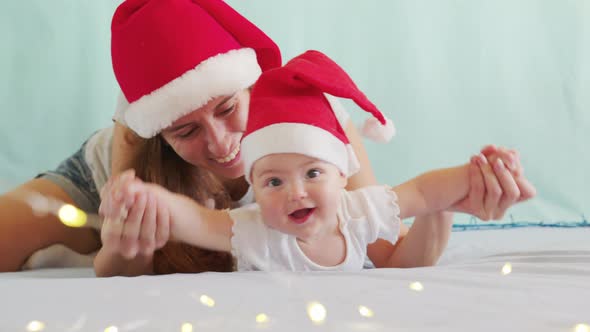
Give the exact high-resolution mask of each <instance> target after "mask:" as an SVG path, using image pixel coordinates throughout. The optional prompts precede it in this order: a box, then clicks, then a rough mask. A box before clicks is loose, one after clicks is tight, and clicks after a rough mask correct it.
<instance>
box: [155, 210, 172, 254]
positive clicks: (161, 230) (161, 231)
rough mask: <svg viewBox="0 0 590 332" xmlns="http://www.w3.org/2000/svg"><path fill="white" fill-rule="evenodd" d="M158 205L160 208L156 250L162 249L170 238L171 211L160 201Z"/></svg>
mask: <svg viewBox="0 0 590 332" xmlns="http://www.w3.org/2000/svg"><path fill="white" fill-rule="evenodd" d="M156 205H157V206H158V219H157V226H156V227H157V231H156V249H160V248H162V247H163V246H164V245H165V244H166V242H168V239H169V238H170V211H169V210H168V208H167V207H166V206H163V205H162V203H161V201H160V200H156Z"/></svg>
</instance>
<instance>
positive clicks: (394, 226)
mask: <svg viewBox="0 0 590 332" xmlns="http://www.w3.org/2000/svg"><path fill="white" fill-rule="evenodd" d="M342 207H343V214H344V216H347V218H349V219H350V220H349V222H354V223H355V224H354V226H353V227H352V229H353V230H355V232H356V233H357V234H356V235H357V236H358V237H359V239H360V240H364V241H365V243H366V244H369V243H373V242H375V241H376V240H377V239H379V238H380V239H384V240H387V241H389V242H391V243H395V242H397V239H398V236H399V231H400V225H401V220H400V218H399V213H400V209H399V206H398V204H397V195H396V193H395V192H394V191H393V190H392V189H391V187H389V186H369V187H364V188H361V189H357V190H354V191H350V192H345V193H344V194H343V201H342ZM351 226H352V225H351Z"/></svg>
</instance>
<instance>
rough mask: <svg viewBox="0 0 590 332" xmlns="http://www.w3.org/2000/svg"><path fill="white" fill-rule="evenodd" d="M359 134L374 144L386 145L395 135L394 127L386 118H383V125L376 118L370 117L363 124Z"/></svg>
mask: <svg viewBox="0 0 590 332" xmlns="http://www.w3.org/2000/svg"><path fill="white" fill-rule="evenodd" d="M361 134H362V135H363V136H365V137H367V138H369V139H371V140H372V141H374V142H379V143H387V142H389V141H390V140H391V138H392V137H393V136H394V135H395V127H394V126H393V122H392V121H391V120H389V119H388V118H385V125H383V124H382V123H381V122H379V120H377V119H376V118H374V117H370V118H368V119H367V120H366V121H365V123H364V124H363V127H362V128H361Z"/></svg>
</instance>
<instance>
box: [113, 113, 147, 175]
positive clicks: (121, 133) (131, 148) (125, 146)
mask: <svg viewBox="0 0 590 332" xmlns="http://www.w3.org/2000/svg"><path fill="white" fill-rule="evenodd" d="M145 142H146V141H145V140H144V139H143V138H141V137H139V136H138V135H137V134H136V133H134V132H133V130H131V129H129V128H127V127H125V126H124V125H122V124H120V123H118V122H115V128H114V130H113V148H112V151H111V176H116V175H119V174H121V173H122V172H123V171H125V170H127V169H130V168H132V167H133V160H135V158H136V157H137V156H138V154H139V153H140V151H141V147H142V146H143V144H145Z"/></svg>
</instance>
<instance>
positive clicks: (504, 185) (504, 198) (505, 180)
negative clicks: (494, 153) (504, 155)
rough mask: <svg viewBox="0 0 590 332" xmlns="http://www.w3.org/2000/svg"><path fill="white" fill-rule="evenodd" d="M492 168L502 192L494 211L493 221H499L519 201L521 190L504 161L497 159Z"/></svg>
mask: <svg viewBox="0 0 590 332" xmlns="http://www.w3.org/2000/svg"><path fill="white" fill-rule="evenodd" d="M492 167H493V169H494V173H495V176H496V178H497V180H498V183H499V184H500V188H501V192H502V194H501V197H500V200H499V202H498V206H497V207H496V208H495V209H494V210H493V211H492V219H494V220H499V219H502V218H503V217H504V214H505V213H506V210H507V209H508V208H509V207H510V206H512V205H513V204H514V203H515V202H517V201H518V199H519V197H520V190H519V189H518V185H517V184H516V181H515V180H514V177H512V174H511V172H510V171H509V170H508V169H507V168H506V166H505V165H504V162H503V161H502V159H500V158H498V159H496V160H495V161H494V163H493V165H492Z"/></svg>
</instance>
